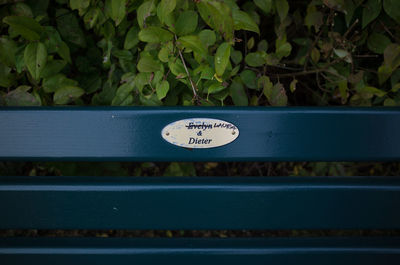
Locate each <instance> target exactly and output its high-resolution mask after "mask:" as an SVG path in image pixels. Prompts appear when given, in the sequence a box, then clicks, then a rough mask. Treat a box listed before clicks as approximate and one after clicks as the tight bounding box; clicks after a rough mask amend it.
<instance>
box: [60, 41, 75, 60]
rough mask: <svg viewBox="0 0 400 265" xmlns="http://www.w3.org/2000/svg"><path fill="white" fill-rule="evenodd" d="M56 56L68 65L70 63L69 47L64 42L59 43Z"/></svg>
mask: <svg viewBox="0 0 400 265" xmlns="http://www.w3.org/2000/svg"><path fill="white" fill-rule="evenodd" d="M57 53H58V55H60V56H61V58H63V59H64V60H65V61H67V62H68V63H72V60H71V54H70V51H69V47H68V45H67V44H66V43H65V42H63V41H62V42H60V44H59V46H58V50H57Z"/></svg>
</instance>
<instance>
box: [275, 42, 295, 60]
mask: <svg viewBox="0 0 400 265" xmlns="http://www.w3.org/2000/svg"><path fill="white" fill-rule="evenodd" d="M291 52H292V45H290V43H289V42H280V41H279V39H278V40H277V41H276V51H275V54H276V56H277V57H278V58H283V57H287V56H289V55H290V53H291Z"/></svg>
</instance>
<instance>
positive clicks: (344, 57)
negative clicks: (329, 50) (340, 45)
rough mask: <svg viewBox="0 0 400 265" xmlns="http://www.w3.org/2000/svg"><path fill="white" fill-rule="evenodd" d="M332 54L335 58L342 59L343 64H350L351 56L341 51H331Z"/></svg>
mask: <svg viewBox="0 0 400 265" xmlns="http://www.w3.org/2000/svg"><path fill="white" fill-rule="evenodd" d="M333 52H334V53H335V54H336V55H337V57H339V58H342V59H344V61H345V62H347V63H351V62H352V59H351V54H350V53H349V52H348V51H346V50H343V49H333Z"/></svg>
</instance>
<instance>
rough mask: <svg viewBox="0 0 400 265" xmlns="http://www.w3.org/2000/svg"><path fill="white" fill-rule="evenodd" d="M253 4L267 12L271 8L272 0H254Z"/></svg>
mask: <svg viewBox="0 0 400 265" xmlns="http://www.w3.org/2000/svg"><path fill="white" fill-rule="evenodd" d="M254 4H256V6H258V7H259V8H260V9H261V10H262V11H264V13H265V14H269V13H270V12H271V9H272V0H254Z"/></svg>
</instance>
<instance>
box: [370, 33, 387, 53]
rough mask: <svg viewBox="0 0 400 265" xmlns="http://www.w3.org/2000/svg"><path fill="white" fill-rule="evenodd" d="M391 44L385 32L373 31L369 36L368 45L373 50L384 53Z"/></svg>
mask: <svg viewBox="0 0 400 265" xmlns="http://www.w3.org/2000/svg"><path fill="white" fill-rule="evenodd" d="M389 44H391V41H390V39H389V38H388V37H386V36H385V35H383V34H380V33H375V32H373V33H372V34H371V35H370V36H369V37H368V42H367V46H368V49H369V50H370V51H372V52H375V53H378V54H383V52H384V51H385V49H386V47H387V46H389Z"/></svg>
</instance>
